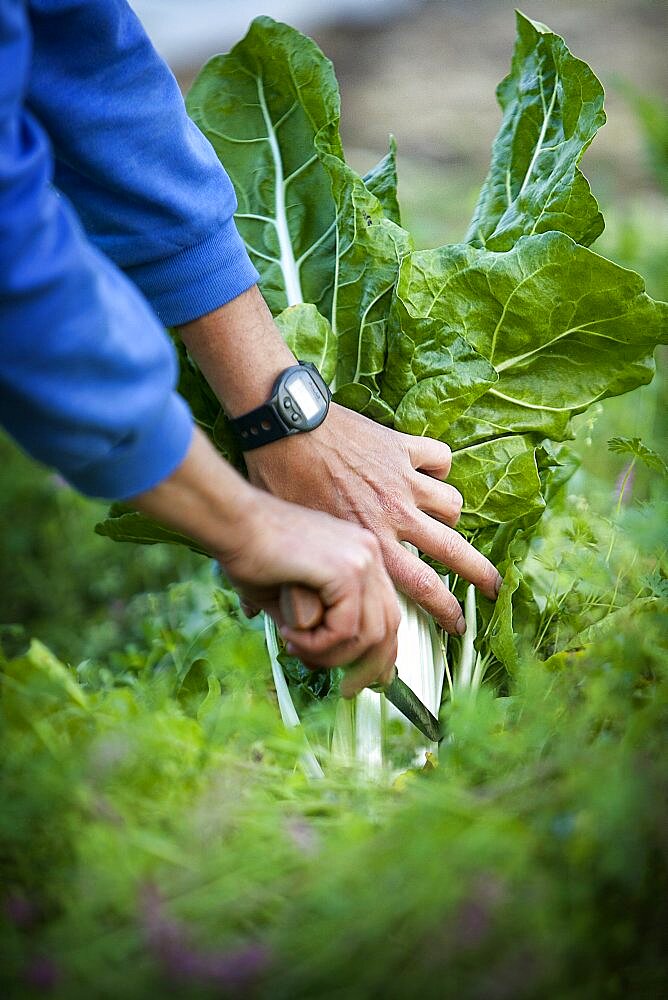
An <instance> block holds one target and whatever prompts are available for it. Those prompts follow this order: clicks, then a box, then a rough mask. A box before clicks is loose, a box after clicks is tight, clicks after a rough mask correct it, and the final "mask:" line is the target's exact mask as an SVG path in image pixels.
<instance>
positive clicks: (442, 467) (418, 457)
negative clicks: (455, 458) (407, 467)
mask: <svg viewBox="0 0 668 1000" xmlns="http://www.w3.org/2000/svg"><path fill="white" fill-rule="evenodd" d="M405 437H406V438H407V443H408V454H409V457H410V460H411V464H412V466H413V468H414V469H418V470H419V471H420V472H425V473H426V474H427V475H428V476H434V477H435V478H436V479H446V478H447V476H448V475H449V473H450V466H451V465H452V450H451V448H450V445H448V444H445V442H444V441H436V440H435V439H434V438H429V437H412V436H411V435H408V434H407V435H405Z"/></svg>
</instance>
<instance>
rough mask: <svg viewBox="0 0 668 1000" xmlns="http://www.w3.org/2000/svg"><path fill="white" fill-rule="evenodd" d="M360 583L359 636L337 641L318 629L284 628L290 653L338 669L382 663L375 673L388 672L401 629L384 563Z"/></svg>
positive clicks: (393, 593)
mask: <svg viewBox="0 0 668 1000" xmlns="http://www.w3.org/2000/svg"><path fill="white" fill-rule="evenodd" d="M361 583H362V593H361V595H360V607H361V613H360V622H359V632H358V634H355V635H352V636H345V637H344V639H343V641H338V642H337V641H336V640H335V638H334V635H333V633H331V632H330V633H329V634H327V633H325V632H323V631H322V630H318V629H314V630H313V631H311V632H302V631H298V630H296V629H291V628H286V627H284V628H283V629H282V630H281V631H282V634H283V636H284V637H285V638H286V639H287V640H288V641H289V650H290V652H293V651H294V652H295V654H296V655H298V656H301V657H302V659H304V658H306V660H307V661H308V662H309V663H311V664H313V663H315V664H316V665H317V666H320V667H337V666H342V665H347V664H350V663H353V662H354V661H357V660H361V659H363V660H364V661H365V662H367V661H369V662H373V663H376V664H379V663H381V661H382V664H383V667H382V668H381V667H379V666H376V671H377V672H378V670H380V669H385V668H386V663H385V661H386V660H387V657H388V655H389V654H388V648H389V647H391V644H392V642H393V641H394V640H395V639H396V634H397V629H398V627H399V621H400V617H401V615H400V611H399V604H398V601H397V597H396V594H395V592H394V588H393V586H392V584H391V582H390V579H389V577H388V575H387V573H386V571H385V569H384V567H383V565H382V563H379V564H378V565H377V567H376V568H372V569H371V570H370V571H369V573H368V574H367V575H366V576H365V577H364V578H363V580H362V581H361ZM318 632H319V633H320V634H318Z"/></svg>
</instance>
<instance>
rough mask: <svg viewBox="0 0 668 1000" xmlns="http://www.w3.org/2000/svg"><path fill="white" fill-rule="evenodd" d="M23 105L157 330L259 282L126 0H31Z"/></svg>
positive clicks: (211, 171) (220, 176) (172, 84)
mask: <svg viewBox="0 0 668 1000" xmlns="http://www.w3.org/2000/svg"><path fill="white" fill-rule="evenodd" d="M29 7H30V18H31V24H32V30H33V33H34V46H35V52H34V59H33V66H32V71H31V82H30V92H29V101H30V106H31V108H32V109H33V110H34V112H35V114H36V116H37V117H38V118H39V120H40V121H41V123H42V124H43V125H44V127H45V129H46V131H47V132H48V134H49V137H50V139H51V141H52V143H53V146H54V151H55V156H56V164H57V166H56V184H57V186H58V187H59V188H60V190H62V191H64V192H65V193H66V194H67V195H68V197H69V198H70V199H71V201H72V202H73V204H74V206H75V208H76V210H77V212H78V214H79V217H80V218H81V220H82V222H83V224H84V226H85V228H86V231H87V232H88V233H89V235H90V237H91V239H92V240H93V241H94V242H95V244H96V245H97V246H98V248H99V249H100V250H102V251H103V252H104V253H105V254H106V255H107V256H109V257H110V258H111V259H112V260H114V261H115V262H116V263H117V264H118V266H119V267H121V268H122V269H123V270H124V271H125V273H126V274H127V275H128V276H129V277H130V278H131V279H132V280H133V281H134V282H135V283H136V284H137V285H138V286H139V288H140V289H141V290H142V292H143V293H144V295H145V296H146V297H147V298H148V300H149V302H150V303H151V305H152V306H153V308H154V309H155V311H156V312H157V314H158V316H159V317H160V318H161V319H162V321H163V323H165V324H166V325H167V326H176V325H178V324H180V323H185V322H187V321H188V320H192V319H196V318H197V317H199V316H203V315H204V314H205V313H207V312H211V311H212V310H213V309H216V308H218V306H221V305H223V304H224V303H226V302H228V301H229V300H230V299H233V298H236V296H237V295H239V294H241V292H244V291H246V289H248V288H250V286H251V285H254V284H255V283H256V282H257V281H258V280H259V275H258V273H257V271H256V270H255V268H254V267H253V265H252V263H251V261H250V259H249V257H248V255H247V253H246V249H245V247H244V244H243V242H242V240H241V238H240V236H239V234H238V232H237V229H236V226H235V223H234V218H233V214H234V212H235V211H236V207H237V206H236V198H235V194H234V189H233V187H232V184H231V182H230V180H229V178H228V176H227V174H226V173H225V171H224V170H223V168H222V167H221V165H220V163H219V161H218V158H217V156H216V154H215V153H214V151H213V148H212V146H211V145H210V143H209V142H208V140H207V139H205V138H204V136H203V135H202V133H201V132H200V131H199V129H198V128H197V127H196V126H195V125H194V124H193V122H192V121H191V120H190V119H189V118H188V115H187V114H186V110H185V106H184V102H183V98H182V97H181V94H180V91H179V89H178V86H177V83H176V80H175V79H174V77H173V75H172V73H171V72H170V70H169V69H168V67H167V66H166V64H165V63H164V62H163V60H162V59H161V58H160V57H159V56H158V54H157V53H156V52H155V50H154V49H153V46H152V45H151V43H150V41H149V40H148V38H147V36H146V34H145V32H144V29H143V28H142V26H141V24H140V22H139V21H138V20H137V18H136V16H135V14H134V13H133V12H132V10H131V9H130V7H129V6H128V4H127V3H126V2H125V0H59V2H58V3H54V2H53V0H30V4H29Z"/></svg>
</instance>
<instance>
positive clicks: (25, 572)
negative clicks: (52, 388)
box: [0, 437, 198, 662]
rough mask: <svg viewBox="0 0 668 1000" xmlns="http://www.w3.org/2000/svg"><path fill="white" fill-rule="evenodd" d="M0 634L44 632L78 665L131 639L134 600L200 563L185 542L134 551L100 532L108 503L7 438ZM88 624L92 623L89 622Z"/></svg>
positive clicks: (20, 640) (1, 443)
mask: <svg viewBox="0 0 668 1000" xmlns="http://www.w3.org/2000/svg"><path fill="white" fill-rule="evenodd" d="M0 462H2V469H3V475H2V488H1V489H0V522H1V523H2V526H3V531H2V545H0V634H1V635H2V639H3V642H4V644H5V646H6V647H7V648H14V647H17V646H19V647H20V646H21V645H25V638H24V637H25V636H26V635H28V636H39V638H41V639H42V640H43V641H44V642H46V643H48V644H49V645H50V646H51V647H52V648H53V649H54V650H55V651H56V653H57V654H58V655H59V656H61V657H63V658H65V657H66V658H68V659H69V660H70V661H71V662H76V661H77V660H78V659H81V658H83V657H84V656H86V655H90V654H91V652H95V651H96V650H101V649H107V648H109V647H110V646H111V647H113V646H114V645H118V643H119V642H122V641H123V638H124V635H125V631H126V627H127V623H126V608H127V601H128V599H129V598H130V597H131V596H132V595H133V594H135V593H137V592H139V591H142V590H147V589H159V588H161V587H164V586H166V585H167V584H168V583H169V582H170V581H172V580H175V579H179V578H183V577H185V576H187V575H188V574H189V573H191V572H192V571H193V570H194V569H195V567H196V566H197V565H198V563H197V562H196V560H195V559H194V558H193V557H191V556H190V554H189V553H187V552H185V551H184V550H183V549H182V548H181V547H179V548H172V549H171V550H168V549H167V548H166V547H163V546H155V547H152V548H151V549H137V550H136V551H133V552H132V555H131V558H128V554H127V552H124V551H123V550H122V549H116V548H115V547H113V546H110V545H109V543H108V542H106V541H104V540H102V539H101V538H97V537H96V536H95V535H94V534H93V530H92V529H93V525H94V524H95V522H96V520H98V519H99V518H100V517H101V516H102V515H103V513H104V505H103V504H101V503H94V502H92V501H90V500H86V499H85V498H84V497H81V496H79V495H78V494H77V493H75V492H74V490H72V489H70V487H69V486H67V484H66V483H65V482H63V480H62V479H61V478H60V477H59V476H57V475H55V474H53V473H51V472H49V471H47V470H45V469H43V468H41V467H39V466H38V465H36V464H35V463H34V462H31V461H30V460H29V459H28V458H26V457H25V456H24V455H23V454H21V452H20V451H19V450H18V449H17V448H16V446H15V445H14V444H12V443H11V442H10V441H9V440H7V439H6V438H4V437H3V438H0ZM84 624H85V627H84Z"/></svg>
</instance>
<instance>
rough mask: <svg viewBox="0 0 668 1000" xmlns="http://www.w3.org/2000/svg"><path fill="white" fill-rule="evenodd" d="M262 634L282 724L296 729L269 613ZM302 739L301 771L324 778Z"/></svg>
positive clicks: (296, 721)
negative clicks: (304, 746) (303, 746)
mask: <svg viewBox="0 0 668 1000" xmlns="http://www.w3.org/2000/svg"><path fill="white" fill-rule="evenodd" d="M264 635H265V639H266V642H267V650H268V652H269V659H270V661H271V672H272V675H273V678H274V687H275V688H276V694H277V696H278V708H279V710H280V713H281V718H282V720H283V725H284V726H285V728H286V729H296V728H297V727H299V726H301V723H300V721H299V716H298V715H297V709H296V708H295V705H294V702H293V700H292V698H291V696H290V689H289V688H288V682H287V681H286V679H285V674H284V673H283V667H282V666H281V664H280V662H279V659H278V653H279V646H278V638H277V636H276V625H275V624H274V622H273V621H272V620H271V618H270V617H269V615H265V616H264ZM304 740H305V742H306V749H305V750H304V751H303V752H302V754H301V755H300V757H299V764H300V767H301V769H302V771H303V772H304V774H305V775H306V777H307V778H311V779H314V778H324V777H325V775H324V773H323V770H322V768H321V767H320V764H319V762H318V759H317V757H316V755H315V754H314V753H313V751H312V750H311V748H310V746H309V745H308V740H307V739H306V736H304Z"/></svg>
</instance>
